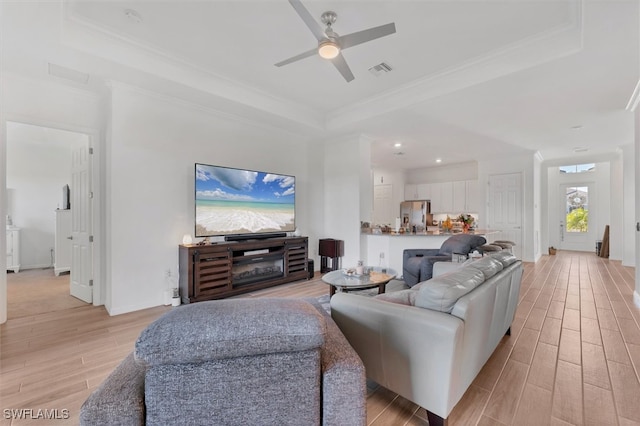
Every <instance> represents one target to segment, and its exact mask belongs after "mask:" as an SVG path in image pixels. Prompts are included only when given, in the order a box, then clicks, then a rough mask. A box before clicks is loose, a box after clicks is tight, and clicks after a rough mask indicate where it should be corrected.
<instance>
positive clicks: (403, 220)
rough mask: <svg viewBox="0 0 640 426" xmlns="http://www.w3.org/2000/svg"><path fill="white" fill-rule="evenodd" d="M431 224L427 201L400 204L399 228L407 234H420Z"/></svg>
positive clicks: (429, 204) (429, 203)
mask: <svg viewBox="0 0 640 426" xmlns="http://www.w3.org/2000/svg"><path fill="white" fill-rule="evenodd" d="M432 223H433V215H432V214H431V202H430V201H429V200H420V201H403V202H401V203H400V226H401V227H403V228H405V230H407V231H409V232H422V231H424V230H426V229H427V225H431V224H432Z"/></svg>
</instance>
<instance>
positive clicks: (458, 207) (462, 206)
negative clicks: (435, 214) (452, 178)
mask: <svg viewBox="0 0 640 426" xmlns="http://www.w3.org/2000/svg"><path fill="white" fill-rule="evenodd" d="M452 187H453V205H452V206H453V208H452V210H451V212H452V213H457V212H465V211H466V210H467V183H466V182H465V181H463V180H461V181H457V182H453V183H452Z"/></svg>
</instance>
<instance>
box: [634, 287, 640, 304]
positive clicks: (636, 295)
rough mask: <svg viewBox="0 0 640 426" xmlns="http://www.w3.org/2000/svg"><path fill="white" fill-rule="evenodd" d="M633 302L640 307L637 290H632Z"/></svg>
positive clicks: (639, 295) (639, 296) (639, 297)
mask: <svg viewBox="0 0 640 426" xmlns="http://www.w3.org/2000/svg"><path fill="white" fill-rule="evenodd" d="M633 303H635V304H636V306H637V307H638V308H640V294H638V292H637V291H634V292H633Z"/></svg>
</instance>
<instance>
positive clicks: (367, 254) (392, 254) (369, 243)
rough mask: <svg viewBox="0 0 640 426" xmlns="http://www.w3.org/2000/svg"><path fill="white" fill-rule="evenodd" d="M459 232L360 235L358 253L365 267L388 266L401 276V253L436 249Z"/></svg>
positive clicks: (484, 231)
mask: <svg viewBox="0 0 640 426" xmlns="http://www.w3.org/2000/svg"><path fill="white" fill-rule="evenodd" d="M499 232H500V231H497V230H492V229H475V230H473V231H469V234H471V235H482V236H483V237H485V238H487V240H488V241H489V238H488V236H489V235H491V234H497V233H499ZM460 233H461V232H441V231H424V232H417V233H404V234H400V233H395V232H393V233H383V234H372V233H362V234H361V235H360V253H361V256H362V257H363V259H362V260H363V261H364V264H365V265H369V266H388V267H390V268H393V269H395V270H396V271H398V276H401V275H402V252H403V251H404V250H405V249H438V248H440V246H441V245H442V243H443V242H444V241H445V240H446V239H447V238H449V237H450V236H452V235H457V234H460Z"/></svg>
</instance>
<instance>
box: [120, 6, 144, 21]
mask: <svg viewBox="0 0 640 426" xmlns="http://www.w3.org/2000/svg"><path fill="white" fill-rule="evenodd" d="M124 16H126V17H127V18H128V19H129V20H130V21H131V22H133V23H135V24H139V23H140V22H142V15H140V12H138V11H137V10H134V9H125V10H124Z"/></svg>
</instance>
